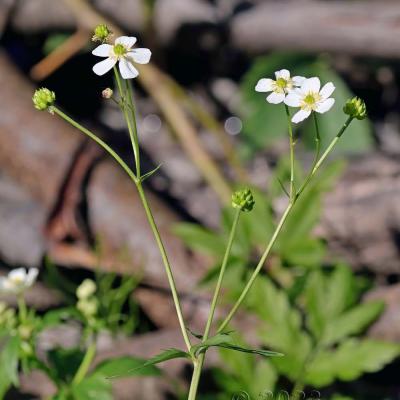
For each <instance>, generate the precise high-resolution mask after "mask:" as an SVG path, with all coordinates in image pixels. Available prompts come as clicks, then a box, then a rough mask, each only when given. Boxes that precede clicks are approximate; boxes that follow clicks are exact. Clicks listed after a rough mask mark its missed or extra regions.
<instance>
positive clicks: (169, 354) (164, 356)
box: [108, 348, 190, 379]
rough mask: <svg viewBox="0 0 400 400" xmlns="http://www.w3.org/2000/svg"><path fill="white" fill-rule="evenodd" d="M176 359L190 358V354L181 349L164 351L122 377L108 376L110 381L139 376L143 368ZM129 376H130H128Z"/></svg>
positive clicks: (124, 373)
mask: <svg viewBox="0 0 400 400" xmlns="http://www.w3.org/2000/svg"><path fill="white" fill-rule="evenodd" d="M175 358H190V354H189V353H187V352H185V351H183V350H179V349H174V348H171V349H167V350H164V351H163V352H162V353H160V354H157V355H156V356H154V357H152V358H150V359H148V360H147V361H145V362H143V363H141V364H139V365H137V366H135V367H134V368H132V369H130V370H128V371H126V372H125V371H124V372H123V374H122V375H118V374H113V375H111V376H108V378H109V379H115V378H121V377H123V376H132V375H139V371H140V370H142V369H143V368H148V367H151V366H154V365H156V364H159V363H162V362H164V361H168V360H173V359H175ZM128 374H129V375H128Z"/></svg>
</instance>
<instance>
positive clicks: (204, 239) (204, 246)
mask: <svg viewBox="0 0 400 400" xmlns="http://www.w3.org/2000/svg"><path fill="white" fill-rule="evenodd" d="M173 232H174V233H175V235H177V236H179V237H180V238H181V239H182V240H183V242H184V243H185V244H186V245H187V246H188V247H189V248H191V249H192V250H196V251H200V252H203V253H206V254H210V255H212V256H215V257H218V258H221V257H223V255H224V251H225V246H226V243H225V241H224V239H223V238H221V237H220V236H219V235H217V234H216V233H215V232H213V231H211V230H208V229H205V228H203V227H201V226H200V225H197V224H192V223H186V222H184V223H180V224H176V225H175V226H174V228H173Z"/></svg>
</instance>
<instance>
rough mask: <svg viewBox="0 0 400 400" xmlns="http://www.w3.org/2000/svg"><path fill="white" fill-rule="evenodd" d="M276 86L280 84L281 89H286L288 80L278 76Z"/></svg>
mask: <svg viewBox="0 0 400 400" xmlns="http://www.w3.org/2000/svg"><path fill="white" fill-rule="evenodd" d="M276 86H278V87H279V88H281V89H285V88H286V86H287V80H286V79H283V78H278V79H277V80H276Z"/></svg>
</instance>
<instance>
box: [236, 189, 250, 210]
mask: <svg viewBox="0 0 400 400" xmlns="http://www.w3.org/2000/svg"><path fill="white" fill-rule="evenodd" d="M254 204H255V201H254V198H253V194H252V193H251V190H250V189H243V190H238V191H237V192H235V193H233V194H232V207H233V208H239V209H240V210H241V211H251V210H252V209H253V207H254Z"/></svg>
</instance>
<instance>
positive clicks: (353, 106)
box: [343, 97, 367, 119]
mask: <svg viewBox="0 0 400 400" xmlns="http://www.w3.org/2000/svg"><path fill="white" fill-rule="evenodd" d="M343 111H344V113H345V114H347V115H349V116H350V117H353V118H357V119H365V118H367V107H366V105H365V102H364V100H362V99H360V98H359V97H353V98H352V99H349V100H347V101H346V104H345V105H344V107H343Z"/></svg>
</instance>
